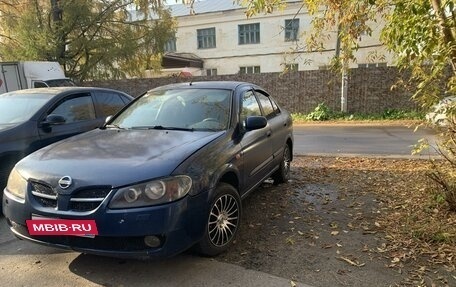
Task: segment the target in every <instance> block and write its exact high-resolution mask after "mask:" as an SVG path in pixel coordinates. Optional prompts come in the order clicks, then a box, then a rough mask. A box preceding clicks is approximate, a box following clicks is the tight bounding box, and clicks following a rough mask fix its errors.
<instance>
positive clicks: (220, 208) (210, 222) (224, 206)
mask: <svg viewBox="0 0 456 287" xmlns="http://www.w3.org/2000/svg"><path fill="white" fill-rule="evenodd" d="M240 220H241V199H240V197H239V194H238V192H237V190H236V189H235V188H234V187H233V186H231V185H229V184H226V183H220V184H219V185H218V186H217V188H216V190H215V195H214V199H213V200H212V203H211V206H210V212H209V216H208V219H207V222H206V231H205V233H204V237H203V238H202V239H201V241H200V242H199V243H198V244H197V245H196V248H197V250H198V251H199V252H200V253H201V254H202V255H205V256H215V255H218V254H220V253H222V252H224V251H225V250H226V249H228V247H229V246H230V245H231V244H232V243H233V239H234V238H235V236H236V234H237V231H238V227H239V223H240Z"/></svg>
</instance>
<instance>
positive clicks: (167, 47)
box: [163, 37, 176, 52]
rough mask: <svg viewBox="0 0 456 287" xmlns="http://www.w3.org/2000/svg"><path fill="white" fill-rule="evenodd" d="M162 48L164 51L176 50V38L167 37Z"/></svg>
mask: <svg viewBox="0 0 456 287" xmlns="http://www.w3.org/2000/svg"><path fill="white" fill-rule="evenodd" d="M163 50H164V51H165V52H176V38H175V37H173V38H171V39H169V40H168V41H167V42H166V43H165V47H164V48H163Z"/></svg>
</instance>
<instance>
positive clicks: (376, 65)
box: [358, 63, 388, 68]
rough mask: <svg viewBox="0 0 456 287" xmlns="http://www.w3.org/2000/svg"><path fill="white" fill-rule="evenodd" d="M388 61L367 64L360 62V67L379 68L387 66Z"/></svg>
mask: <svg viewBox="0 0 456 287" xmlns="http://www.w3.org/2000/svg"><path fill="white" fill-rule="evenodd" d="M387 66H388V65H387V63H366V64H358V68H379V67H387Z"/></svg>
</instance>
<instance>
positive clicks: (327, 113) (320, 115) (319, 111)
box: [292, 103, 424, 122]
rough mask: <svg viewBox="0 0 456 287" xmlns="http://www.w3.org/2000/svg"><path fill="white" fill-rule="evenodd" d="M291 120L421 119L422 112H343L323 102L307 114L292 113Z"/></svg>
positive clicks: (396, 110) (390, 110) (393, 110)
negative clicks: (334, 109)
mask: <svg viewBox="0 0 456 287" xmlns="http://www.w3.org/2000/svg"><path fill="white" fill-rule="evenodd" d="M292 117H293V120H294V121H296V122H304V121H327V120H333V121H378V120H380V121H381V120H423V119H424V113H423V112H420V111H414V110H411V111H409V110H398V109H386V110H384V111H383V112H382V113H371V114H363V113H343V112H336V111H333V110H332V109H331V108H329V107H328V106H327V105H325V104H324V103H321V104H319V105H318V106H317V107H316V108H315V109H314V110H313V111H312V112H310V113H308V114H303V113H294V114H292Z"/></svg>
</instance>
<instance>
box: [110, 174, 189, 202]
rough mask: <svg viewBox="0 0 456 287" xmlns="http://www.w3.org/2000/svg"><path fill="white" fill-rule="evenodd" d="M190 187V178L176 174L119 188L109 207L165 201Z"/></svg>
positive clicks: (184, 193) (182, 193) (182, 194)
mask: <svg viewBox="0 0 456 287" xmlns="http://www.w3.org/2000/svg"><path fill="white" fill-rule="evenodd" d="M191 187H192V179H191V178H190V177H188V176H186V175H178V176H174V177H169V178H163V179H160V180H154V181H149V182H145V183H141V184H137V185H132V186H127V187H124V188H121V189H119V190H118V191H117V192H116V194H115V195H114V197H113V198H112V199H111V202H110V203H109V208H130V207H142V206H151V205H156V204H162V203H167V202H171V201H175V200H178V199H179V198H182V197H184V196H185V195H186V194H187V193H188V191H189V190H190V188H191Z"/></svg>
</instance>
